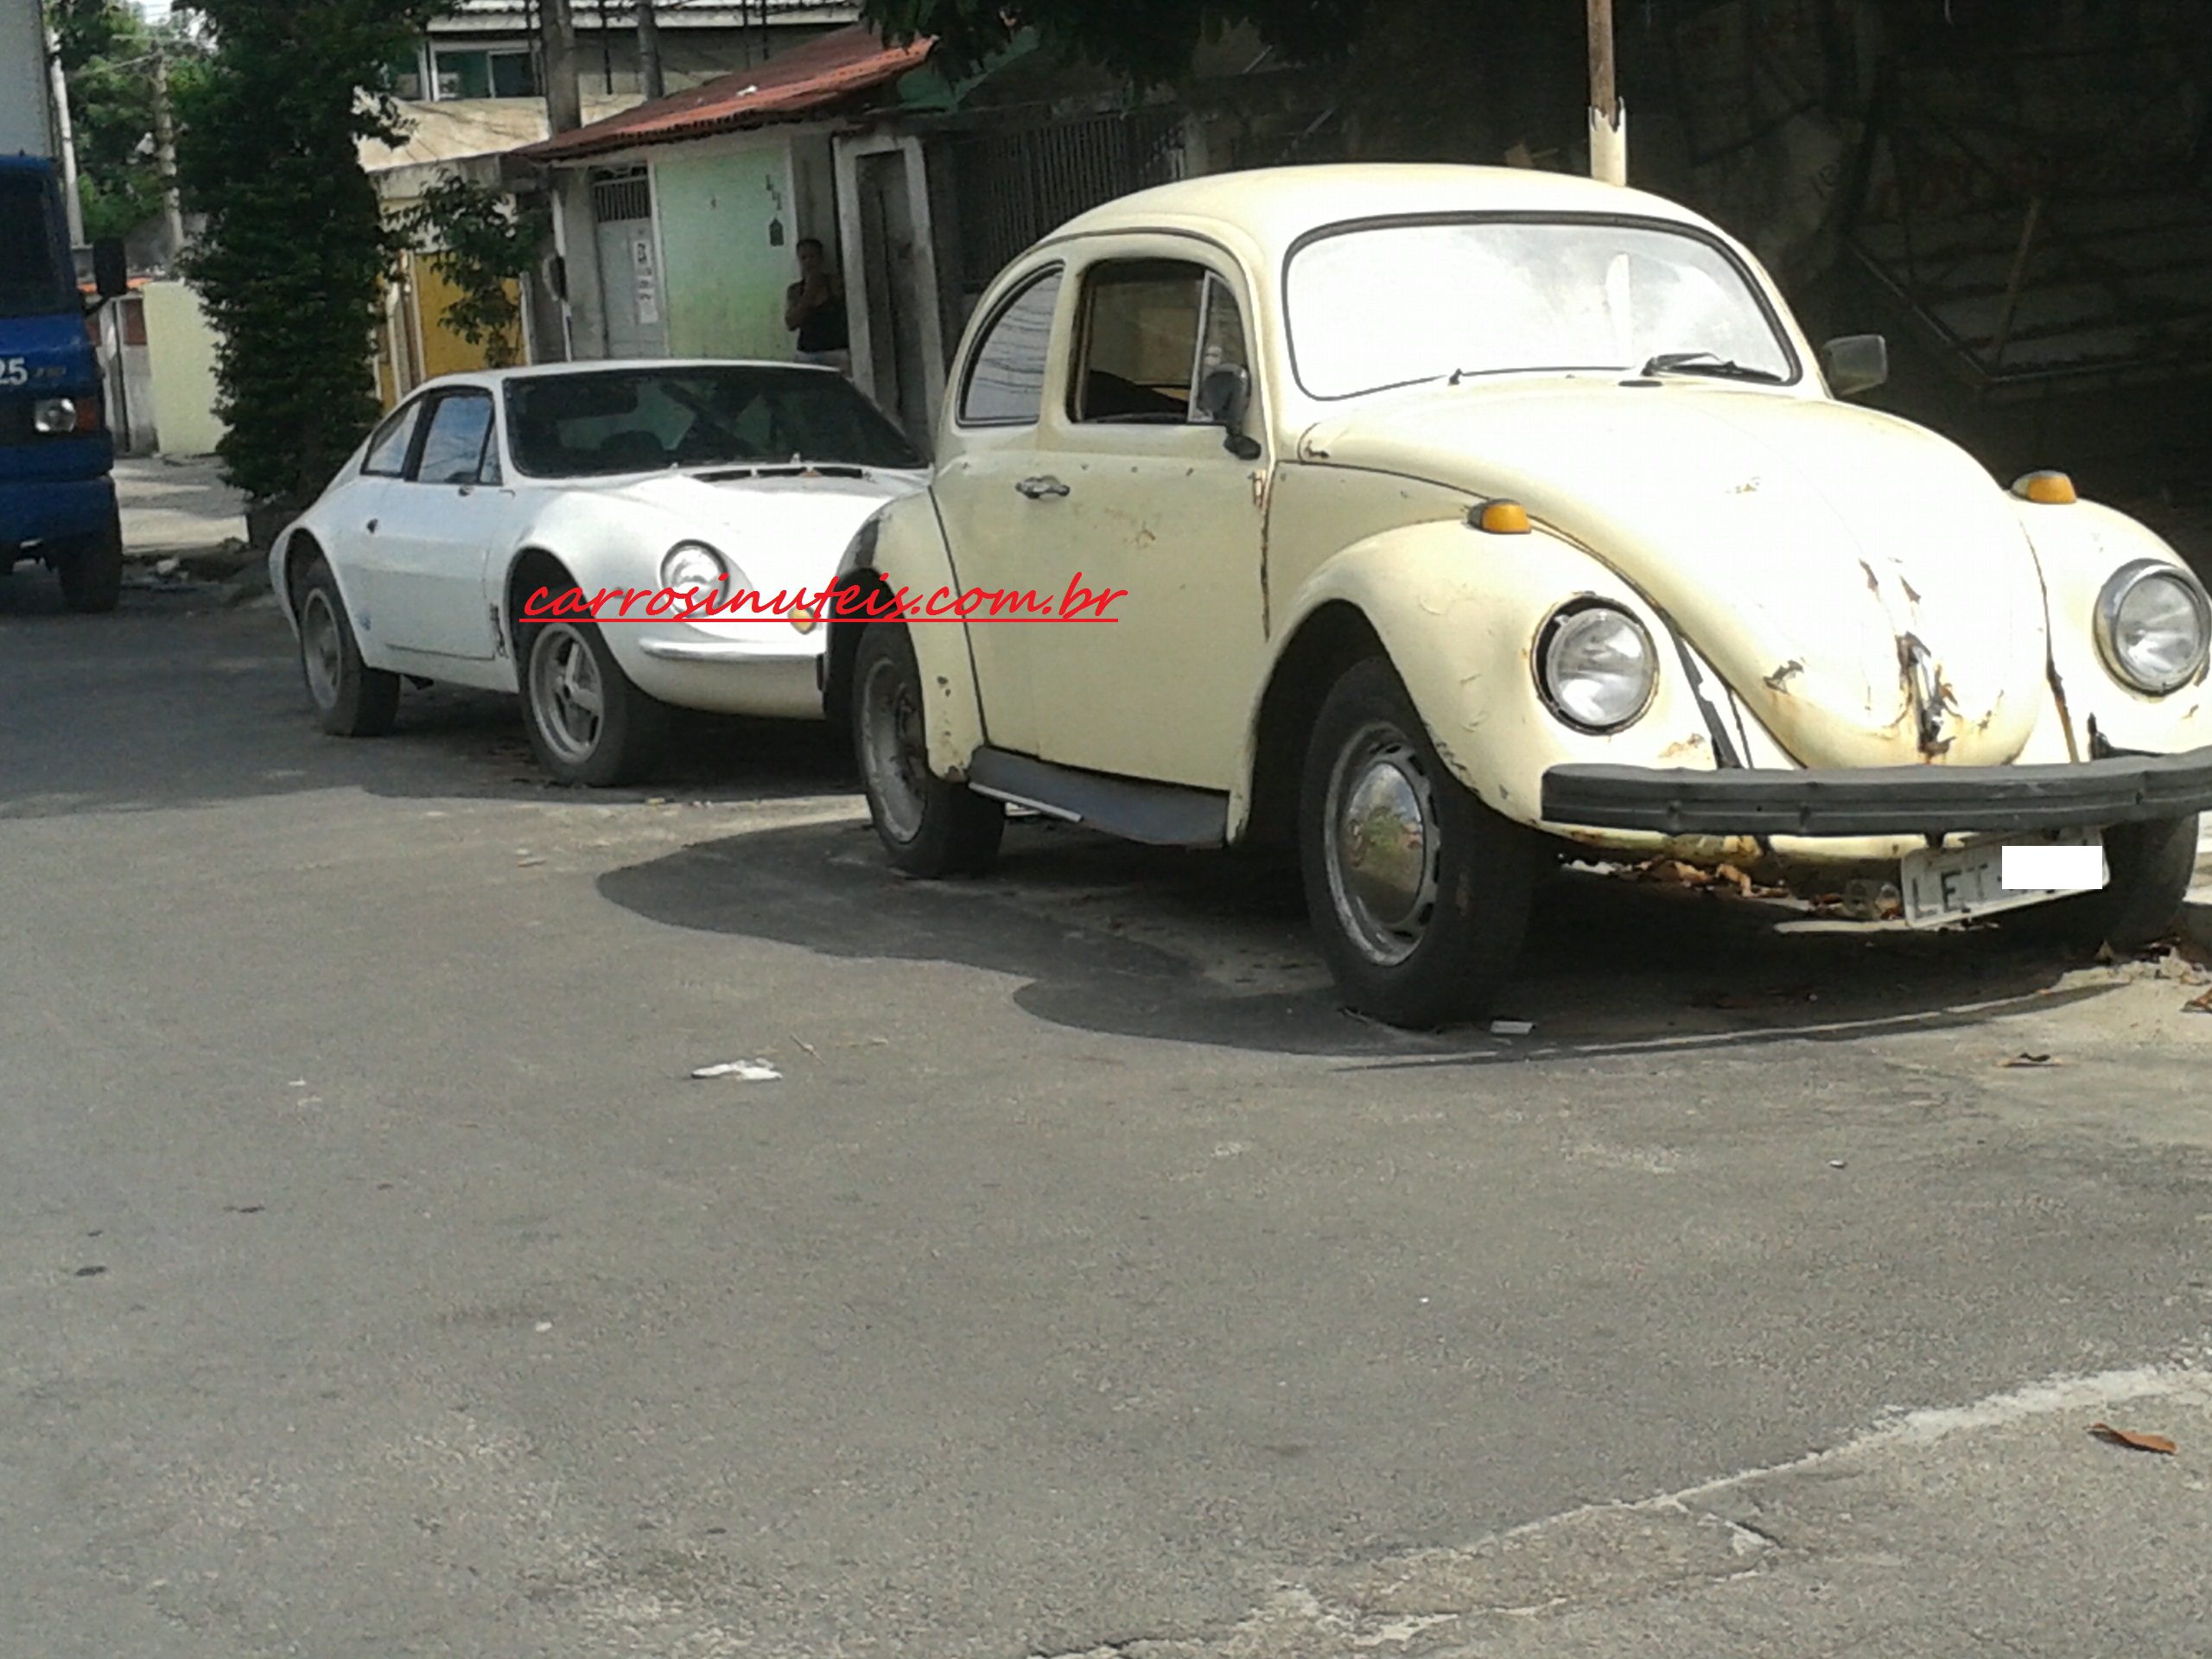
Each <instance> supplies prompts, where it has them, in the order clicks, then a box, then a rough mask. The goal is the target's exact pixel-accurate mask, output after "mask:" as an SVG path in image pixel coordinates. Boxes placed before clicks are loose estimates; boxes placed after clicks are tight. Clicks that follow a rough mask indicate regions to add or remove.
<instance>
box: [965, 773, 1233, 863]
mask: <svg viewBox="0 0 2212 1659" xmlns="http://www.w3.org/2000/svg"><path fill="white" fill-rule="evenodd" d="M968 787H969V788H970V789H972V790H974V791H976V793H977V794H978V795H988V796H989V797H990V798H992V799H993V800H995V801H1004V802H1006V803H1007V804H1009V805H1011V806H1026V807H1028V808H1030V809H1031V810H1034V811H1038V812H1042V813H1044V814H1045V815H1046V817H1054V818H1058V819H1060V820H1061V821H1062V822H1064V823H1084V824H1089V825H1090V827H1091V828H1092V829H1103V830H1104V831H1105V832H1106V833H1107V834H1108V835H1109V836H1121V837H1122V839H1123V840H1125V841H1141V842H1144V843H1145V844H1146V845H1147V846H1148V847H1218V846H1220V845H1222V844H1223V842H1225V841H1227V840H1228V838H1229V797H1228V796H1226V795H1220V794H1216V793H1215V792H1214V791H1211V790H1206V789H1185V788H1183V787H1182V786H1181V785H1176V784H1147V783H1140V782H1138V781H1136V780H1135V779H1129V778H1116V777H1112V776H1110V775H1109V774H1108V773H1106V772H1078V771H1077V770H1076V769H1075V768H1074V767H1072V766H1054V765H1052V763H1051V762H1050V761H1047V760H1032V759H1031V758H1030V757H1029V756H1027V755H1026V754H1008V753H1007V752H1006V751H1005V750H1004V749H989V748H985V749H978V750H976V753H975V757H974V758H973V759H972V760H969V762H968Z"/></svg>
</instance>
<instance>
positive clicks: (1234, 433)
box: [1198, 363, 1260, 461]
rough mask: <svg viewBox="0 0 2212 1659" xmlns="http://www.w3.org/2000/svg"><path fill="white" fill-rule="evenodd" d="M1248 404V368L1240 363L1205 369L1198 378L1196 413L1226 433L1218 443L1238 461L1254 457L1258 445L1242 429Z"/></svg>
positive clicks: (1254, 459)
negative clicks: (1203, 374)
mask: <svg viewBox="0 0 2212 1659" xmlns="http://www.w3.org/2000/svg"><path fill="white" fill-rule="evenodd" d="M1251 408H1252V372H1251V371H1250V370H1249V369H1247V368H1244V367H1243V366H1242V365H1238V364H1234V363H1229V364H1224V365H1222V366H1221V367H1220V368H1217V369H1208V370H1207V371H1206V372H1205V377H1204V378H1202V379H1200V380H1199V382H1198V413H1199V414H1201V415H1203V416H1205V417H1206V419H1208V420H1209V421H1211V422H1212V423H1214V424H1215V425H1216V426H1218V427H1220V428H1222V429H1224V430H1225V431H1226V432H1227V433H1228V436H1227V437H1226V438H1225V439H1224V440H1223V442H1222V447H1223V448H1225V449H1227V450H1228V451H1229V453H1230V454H1232V455H1234V456H1236V459H1237V460H1239V461H1257V460H1258V459H1259V458H1260V446H1259V445H1258V444H1257V443H1255V442H1253V440H1252V439H1251V437H1250V436H1249V435H1247V434H1246V432H1245V430H1244V417H1245V416H1247V415H1248V414H1249V413H1250V412H1251Z"/></svg>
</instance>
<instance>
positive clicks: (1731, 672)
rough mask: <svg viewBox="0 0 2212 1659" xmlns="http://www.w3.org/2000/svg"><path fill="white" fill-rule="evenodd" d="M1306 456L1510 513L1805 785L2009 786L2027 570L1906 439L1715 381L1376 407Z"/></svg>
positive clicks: (1984, 517) (2034, 672)
mask: <svg viewBox="0 0 2212 1659" xmlns="http://www.w3.org/2000/svg"><path fill="white" fill-rule="evenodd" d="M1303 451H1304V454H1305V456H1306V459H1308V460H1309V461H1314V462H1318V463H1322V464H1331V465H1337V466H1349V467H1371V468H1375V469H1377V470H1381V471H1386V472H1393V473H1400V474H1410V475H1414V476H1418V477H1421V478H1424V479H1427V480H1433V481H1435V482H1438V483H1442V484H1446V485H1450V486H1456V487H1459V488H1464V489H1467V490H1470V491H1471V492H1473V493H1476V494H1478V495H1480V496H1483V497H1484V498H1497V497H1506V498H1510V499H1513V500H1516V501H1519V502H1521V503H1522V505H1525V506H1526V507H1527V508H1528V510H1529V514H1530V515H1531V517H1532V518H1535V520H1536V522H1537V523H1538V524H1540V525H1541V526H1542V527H1544V528H1546V529H1549V530H1551V531H1555V532H1557V533H1558V534H1560V535H1562V536H1564V537H1567V538H1568V539H1570V540H1572V541H1573V542H1576V543H1580V545H1582V546H1583V547H1584V548H1586V549H1587V550H1589V551H1590V552H1591V553H1592V554H1593V555H1594V556H1596V557H1597V558H1598V559H1599V560H1600V561H1601V562H1603V563H1605V564H1606V565H1608V566H1609V567H1611V569H1614V570H1617V571H1618V572H1619V573H1620V575H1622V576H1623V577H1624V578H1625V579H1626V580H1627V581H1629V582H1632V583H1633V584H1635V586H1636V587H1637V588H1638V589H1639V590H1640V591H1641V592H1642V593H1643V594H1644V595H1645V596H1646V597H1647V598H1649V600H1650V601H1651V602H1652V603H1653V604H1654V605H1655V606H1656V607H1658V608H1659V609H1660V610H1661V611H1662V612H1663V613H1666V615H1667V616H1668V617H1669V619H1670V620H1672V621H1673V622H1674V624H1675V626H1676V627H1677V628H1679V629H1680V631H1681V634H1682V636H1683V637H1684V639H1687V640H1688V642H1689V643H1690V644H1691V645H1694V646H1695V647H1696V648H1697V650H1698V651H1699V652H1700V653H1702V654H1703V655H1704V657H1705V658H1707V660H1708V661H1709V662H1711V663H1712V664H1713V667H1714V669H1715V670H1716V671H1719V673H1720V674H1721V675H1722V676H1723V677H1726V680H1727V681H1728V683H1729V684H1730V685H1731V686H1732V688H1733V689H1734V690H1735V691H1736V693H1737V695H1738V696H1739V697H1740V698H1742V699H1743V701H1744V703H1745V707H1746V708H1747V709H1750V710H1751V711H1752V712H1754V713H1755V714H1756V715H1758V718H1759V719H1760V720H1761V721H1764V723H1765V725H1766V726H1767V728H1768V729H1769V730H1770V731H1771V732H1772V733H1773V734H1774V735H1775V737H1776V738H1777V740H1778V741H1780V742H1781V743H1782V745H1783V747H1785V748H1786V749H1788V750H1789V753H1791V754H1793V755H1794V756H1796V759H1797V760H1798V761H1799V762H1800V763H1801V764H1802V765H1805V766H1897V765H1909V764H1911V763H1913V762H1915V761H1927V762H1935V763H1946V764H1955V765H1971V766H1987V765H1998V764H2001V763H2003V762H2005V761H2008V760H2012V759H2013V758H2014V757H2015V756H2016V755H2017V754H2018V753H2019V752H2020V750H2021V748H2022V747H2023V746H2024V744H2025V743H2026V741H2027V740H2028V736H2029V734H2030V732H2031V729H2032V728H2033V727H2034V725H2035V722H2036V719H2037V706H2038V704H2039V702H2041V700H2042V694H2043V690H2044V683H2045V678H2046V674H2047V671H2048V640H2047V639H2046V628H2047V620H2046V614H2045V606H2044V588H2043V581H2042V576H2041V574H2040V571H2039V569H2038V568H2037V563H2036V558H2035V554H2034V550H2033V549H2032V548H2031V546H2030V545H2029V543H2028V539H2027V537H2026V536H2025V535H2024V533H2023V532H2022V531H2021V528H2020V524H2019V521H2018V518H2017V517H2016V516H2015V514H2014V512H2013V511H2012V505H2011V503H2010V502H2009V500H2008V499H2007V498H2006V497H2005V493H2004V492H2003V491H2002V490H2000V489H1999V487H1998V486H1997V485H1996V484H1995V482H1994V481H1993V480H1992V479H1991V477H1990V475H1989V474H1988V473H1987V472H1986V470H1985V469H1984V468H1983V467H1981V466H1980V465H1979V464H1978V463H1977V462H1976V461H1974V459H1973V458H1972V457H1971V456H1969V455H1968V454H1966V452H1965V451H1963V450H1961V449H1960V448H1957V447H1956V446H1955V445H1953V444H1951V443H1948V442H1945V441H1944V440H1943V439H1942V438H1939V437H1936V435H1933V434H1931V433H1929V432H1926V431H1923V429H1920V428H1917V427H1915V426H1910V425H1908V424H1907V423H1904V422H1902V421H1898V420H1895V419H1892V418H1891V417H1890V416H1885V415H1881V414H1878V413H1875V412H1873V411H1871V410H1864V409H1859V408H1856V407H1853V406H1852V405H1848V404H1838V403H1833V402H1830V401H1828V400H1827V399H1824V398H1808V397H1796V396H1793V395H1790V394H1789V393H1785V392H1778V391H1763V390H1753V389H1747V388H1739V387H1735V386H1729V385H1714V384H1712V383H1707V382H1691V381H1688V380H1679V379H1670V380H1669V381H1667V382H1666V383H1664V384H1663V385H1657V386H1649V385H1645V386H1636V385H1621V384H1620V383H1619V382H1618V380H1617V379H1615V378H1603V379H1599V378H1592V379H1590V380H1588V381H1579V380H1578V381H1566V382H1560V381H1552V382H1548V383H1545V384H1543V385H1530V384H1529V383H1528V382H1525V381H1523V382H1520V383H1517V384H1516V383H1510V382H1487V383H1471V384H1467V385H1460V386H1458V387H1452V388H1436V389H1430V390H1425V391H1421V392H1418V393H1414V394H1410V395H1408V396H1405V397H1395V398H1392V399H1390V400H1389V401H1388V402H1381V403H1369V404H1366V405H1364V406H1363V408H1362V409H1360V410H1357V412H1354V413H1350V414H1347V415H1344V416H1339V417H1337V418H1335V419H1332V420H1329V421H1325V422H1323V423H1321V424H1319V425H1318V426H1316V427H1315V428H1314V429H1313V430H1312V431H1311V432H1309V433H1308V434H1307V435H1306V441H1305V443H1304V445H1303ZM1469 533H1470V535H1471V536H1473V535H1476V534H1478V532H1474V531H1470V532H1469ZM1488 539H1489V538H1485V540H1488ZM1485 551H1497V552H1501V553H1503V555H1504V556H1510V552H1511V538H1510V537H1504V538H1498V539H1497V541H1495V542H1493V543H1491V547H1489V548H1486V549H1485ZM1570 597H1572V595H1570V594H1560V598H1561V599H1562V600H1564V599H1567V598H1570ZM1664 654H1667V653H1666V648H1665V647H1664V645H1663V644H1662V655H1664ZM1671 666H1673V664H1671V662H1670V663H1667V664H1662V672H1664V671H1666V669H1667V668H1668V667H1671Z"/></svg>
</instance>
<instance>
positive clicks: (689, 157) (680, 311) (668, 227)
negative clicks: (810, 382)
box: [653, 138, 803, 361]
mask: <svg viewBox="0 0 2212 1659" xmlns="http://www.w3.org/2000/svg"><path fill="white" fill-rule="evenodd" d="M653 205H654V211H655V214H656V217H657V218H658V221H659V228H660V238H661V256H662V269H661V281H662V284H663V292H664V296H665V302H664V303H665V306H666V310H667V319H668V349H669V353H670V355H671V356H673V357H754V358H767V359H775V360H779V361H786V360H788V359H790V358H791V351H792V340H791V334H788V333H786V332H785V328H784V290H785V289H786V288H788V287H789V286H790V285H791V283H793V282H795V281H797V280H798V256H797V255H796V254H795V253H794V252H793V251H792V245H793V244H794V243H796V242H797V241H798V238H799V237H800V235H801V234H802V233H803V232H800V231H799V230H798V229H797V228H796V226H797V224H798V203H797V200H796V197H795V193H794V189H793V185H792V180H791V149H790V144H789V143H788V141H786V140H785V139H782V138H775V139H769V140H754V141H752V142H749V143H732V144H727V145H724V144H719V143H717V144H702V145H697V146H691V147H687V148H685V149H671V150H669V151H665V152H663V153H661V154H659V155H658V156H655V157H654V159H653Z"/></svg>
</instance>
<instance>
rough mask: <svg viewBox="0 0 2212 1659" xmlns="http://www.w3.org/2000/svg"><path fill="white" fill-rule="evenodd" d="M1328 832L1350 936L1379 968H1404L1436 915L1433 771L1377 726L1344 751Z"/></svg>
mask: <svg viewBox="0 0 2212 1659" xmlns="http://www.w3.org/2000/svg"><path fill="white" fill-rule="evenodd" d="M1323 832H1324V838H1325V842H1326V849H1325V850H1326V855H1327V860H1328V873H1329V892H1330V896H1331V897H1332V899H1334V900H1335V901H1336V909H1337V917H1338V920H1339V921H1340V922H1341V923H1342V924H1343V925H1344V931H1345V933H1346V934H1347V935H1349V936H1350V938H1351V940H1352V941H1353V943H1354V944H1357V945H1358V946H1359V948H1360V950H1362V951H1363V953H1364V954H1365V955H1366V956H1367V957H1368V958H1369V959H1370V961H1373V962H1375V963H1377V964H1379V965H1381V966H1383V967H1392V966H1395V964H1397V963H1401V962H1403V961H1404V960H1405V959H1406V958H1407V957H1410V956H1411V955H1412V954H1413V953H1414V950H1416V949H1417V948H1418V947H1419V946H1420V944H1421V939H1422V938H1423V936H1424V935H1425V934H1426V933H1427V930H1428V924H1429V920H1430V918H1432V917H1433V915H1434V914H1435V912H1436V893H1437V874H1436V872H1437V861H1438V855H1439V854H1440V851H1441V850H1442V849H1441V844H1440V838H1439V836H1438V834H1437V826H1436V810H1435V799H1434V795H1433V791H1432V789H1431V787H1430V784H1429V779H1428V772H1427V768H1426V767H1425V766H1423V765H1422V764H1421V756H1420V755H1419V753H1416V752H1415V750H1414V747H1413V745H1412V744H1410V743H1408V741H1406V739H1405V737H1404V735H1403V734H1401V733H1399V732H1397V731H1395V730H1393V729H1392V728H1389V727H1387V726H1371V727H1369V728H1367V729H1366V730H1364V731H1363V732H1361V733H1360V734H1358V735H1357V737H1355V738H1354V739H1353V740H1352V741H1351V742H1350V743H1348V744H1346V745H1345V746H1344V751H1343V753H1341V754H1339V755H1338V759H1337V765H1336V767H1335V770H1334V771H1333V772H1332V773H1331V774H1330V778H1329V798H1328V817H1327V821H1326V823H1325V824H1324V826H1323Z"/></svg>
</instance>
